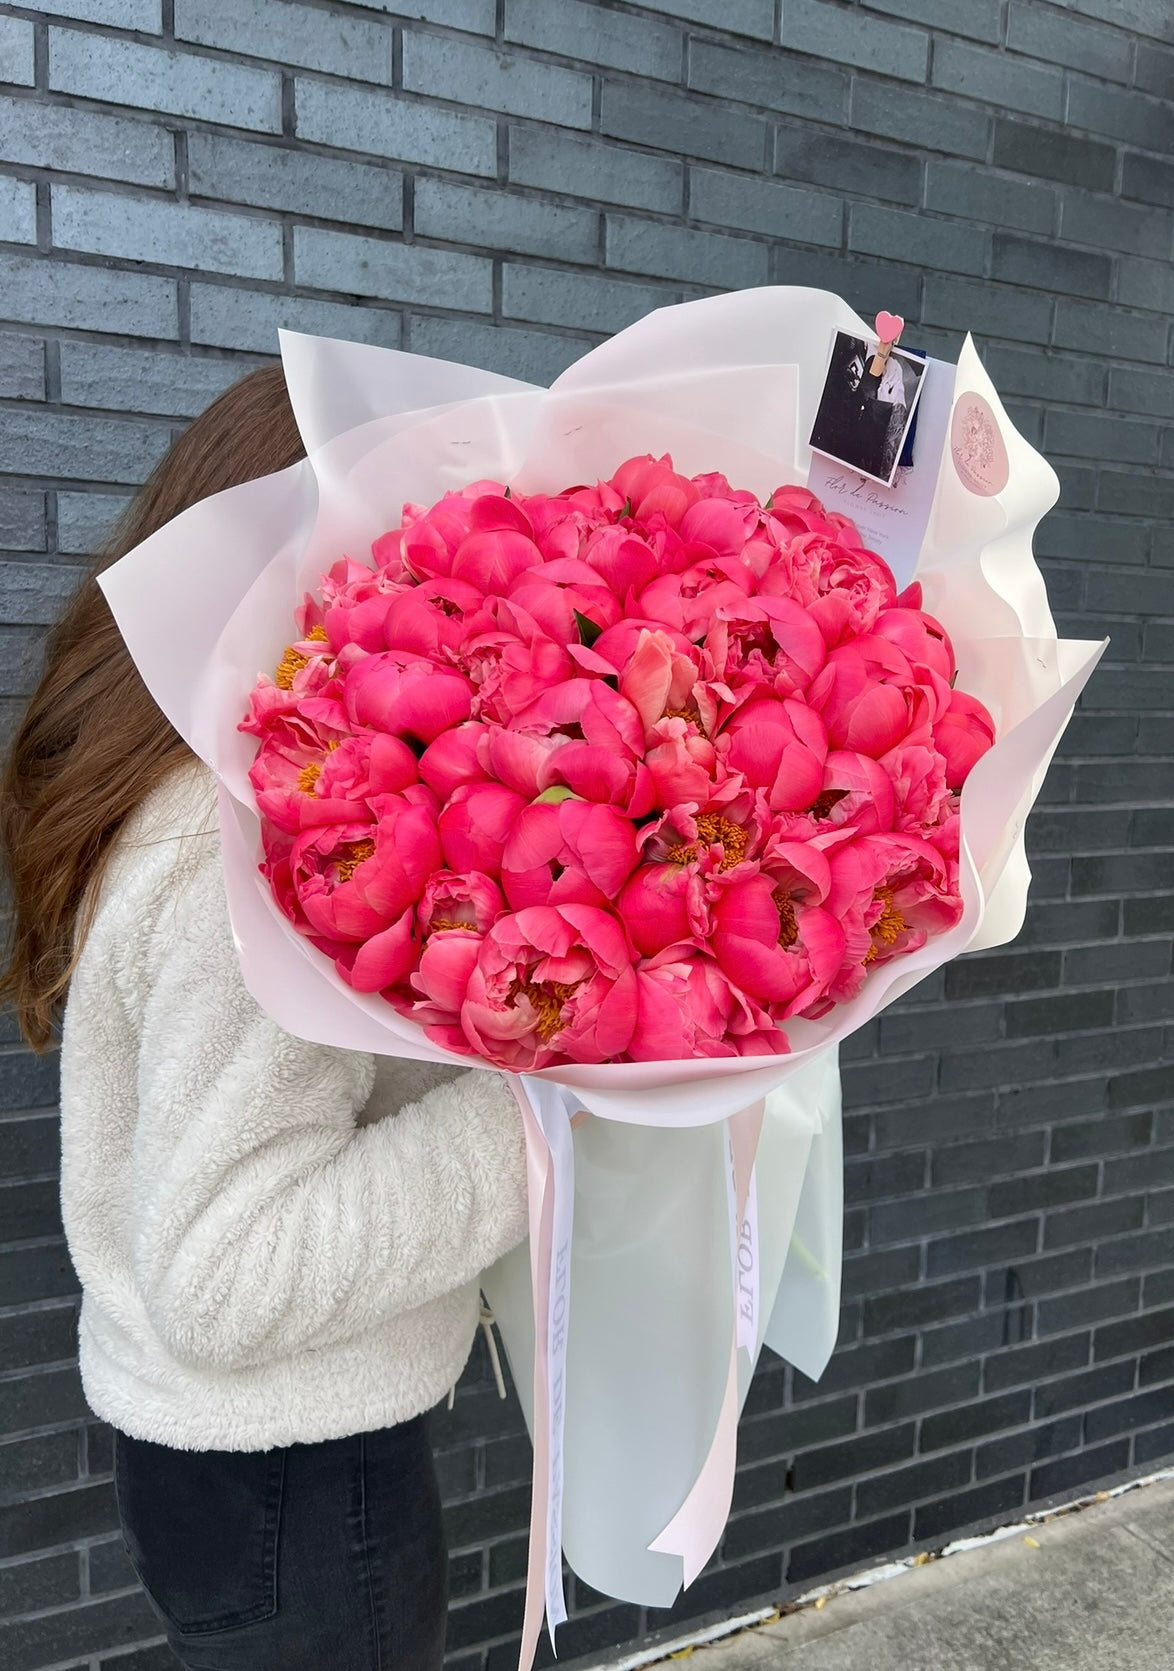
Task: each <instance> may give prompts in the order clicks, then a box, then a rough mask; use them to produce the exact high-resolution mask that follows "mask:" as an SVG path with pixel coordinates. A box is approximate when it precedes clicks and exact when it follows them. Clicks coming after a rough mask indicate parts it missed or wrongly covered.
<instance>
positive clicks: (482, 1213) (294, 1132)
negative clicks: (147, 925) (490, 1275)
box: [132, 843, 526, 1368]
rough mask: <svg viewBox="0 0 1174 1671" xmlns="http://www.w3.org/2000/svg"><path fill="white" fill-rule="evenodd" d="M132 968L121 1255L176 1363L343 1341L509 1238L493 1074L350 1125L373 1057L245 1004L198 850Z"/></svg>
mask: <svg viewBox="0 0 1174 1671" xmlns="http://www.w3.org/2000/svg"><path fill="white" fill-rule="evenodd" d="M149 968H150V980H149V982H148V983H146V989H145V990H144V989H143V988H141V987H140V989H139V993H138V1003H139V1007H140V1008H141V1017H142V1020H141V1035H140V1037H141V1047H140V1053H139V1069H138V1123H137V1127H136V1132H135V1149H136V1155H135V1168H134V1175H135V1192H136V1199H135V1200H134V1202H133V1203H132V1223H133V1227H134V1228H133V1252H132V1263H133V1269H134V1273H135V1278H136V1281H137V1283H138V1285H139V1287H140V1290H141V1294H142V1297H143V1300H144V1303H145V1305H146V1308H147V1312H148V1315H149V1317H150V1318H151V1320H152V1324H153V1326H154V1327H155V1329H156V1330H157V1332H158V1334H159V1335H160V1337H161V1339H162V1340H163V1342H164V1343H165V1345H166V1346H167V1348H168V1350H169V1351H170V1352H171V1353H172V1354H173V1355H174V1356H175V1357H176V1358H177V1359H179V1360H180V1361H182V1362H185V1363H189V1364H199V1365H208V1366H219V1367H225V1368H229V1367H234V1366H244V1365H249V1364H257V1363H261V1362H267V1361H272V1360H274V1359H277V1358H281V1357H285V1356H287V1355H289V1354H292V1353H296V1352H299V1351H304V1350H306V1349H313V1348H315V1347H321V1346H324V1345H330V1344H336V1343H339V1342H341V1341H345V1340H347V1339H351V1338H355V1337H358V1336H361V1335H362V1333H363V1332H364V1331H365V1330H366V1329H368V1328H369V1327H371V1326H372V1325H374V1324H377V1323H378V1322H379V1321H380V1320H381V1319H385V1318H387V1317H389V1316H392V1315H394V1314H396V1313H400V1312H405V1311H409V1310H412V1309H413V1308H415V1307H417V1306H420V1305H423V1304H425V1303H426V1302H428V1301H430V1300H433V1299H435V1298H437V1297H438V1296H440V1295H442V1294H445V1293H447V1292H449V1291H451V1290H453V1289H455V1288H458V1287H460V1286H463V1285H464V1284H466V1283H468V1282H470V1281H471V1280H473V1279H474V1278H475V1277H476V1276H477V1275H478V1274H479V1273H480V1272H481V1271H482V1270H483V1269H484V1268H485V1267H486V1266H487V1265H490V1264H491V1263H492V1262H493V1261H494V1260H495V1259H497V1258H499V1257H500V1256H501V1255H502V1254H503V1253H505V1252H507V1251H508V1250H509V1249H510V1248H511V1247H513V1246H515V1245H516V1244H517V1243H518V1242H520V1241H521V1240H522V1238H523V1237H524V1235H525V1233H526V1183H525V1178H526V1167H525V1154H524V1146H523V1139H522V1128H521V1119H520V1116H519V1113H518V1109H517V1104H516V1103H515V1101H514V1097H513V1095H512V1092H511V1091H510V1088H509V1086H508V1084H507V1083H506V1082H505V1080H504V1079H503V1077H502V1076H501V1075H500V1074H498V1073H494V1072H491V1071H489V1070H485V1069H474V1070H470V1071H469V1072H467V1073H464V1074H462V1075H461V1076H460V1077H459V1078H456V1079H454V1080H453V1081H451V1082H450V1083H448V1084H445V1085H441V1086H438V1087H437V1088H436V1089H434V1090H431V1091H428V1092H427V1093H426V1094H424V1095H423V1096H421V1097H420V1098H419V1099H418V1100H417V1101H415V1102H413V1103H411V1104H409V1105H408V1106H407V1107H405V1108H404V1109H402V1110H401V1111H400V1112H399V1113H398V1114H395V1115H392V1116H391V1117H389V1118H386V1119H382V1120H380V1121H378V1122H377V1123H375V1124H371V1125H358V1124H356V1116H357V1115H358V1113H359V1112H360V1110H361V1109H362V1107H363V1105H364V1103H365V1101H366V1099H367V1097H368V1095H369V1093H370V1091H371V1086H372V1081H373V1074H374V1064H373V1059H372V1058H371V1057H370V1056H365V1055H361V1054H357V1053H354V1052H350V1051H342V1050H335V1049H330V1048H327V1047H324V1046H322V1045H317V1044H309V1043H306V1042H305V1041H303V1040H301V1039H297V1038H294V1037H292V1036H291V1035H289V1034H288V1033H285V1032H284V1031H283V1030H282V1029H281V1028H280V1027H279V1026H277V1024H276V1023H275V1022H273V1021H272V1020H270V1018H269V1017H268V1016H267V1015H266V1014H265V1013H264V1012H263V1011H262V1010H261V1009H260V1008H259V1006H258V1005H257V1004H256V1003H255V1001H254V1000H253V999H252V998H251V997H250V995H249V993H248V991H247V989H246V988H245V985H244V982H243V980H242V977H241V973H240V968H239V965H238V962H237V954H236V951H235V948H234V945H233V940H232V934H231V930H230V928H229V921H228V912H227V904H226V900H225V896H224V888H223V880H222V877H221V871H220V858H219V850H218V848H217V846H216V845H215V843H209V844H207V849H206V852H205V854H204V855H203V856H202V857H201V859H200V860H199V862H198V863H197V864H196V865H195V866H194V868H193V869H192V871H191V873H190V874H189V875H188V877H187V879H186V881H185V882H184V884H183V886H182V887H181V888H180V889H179V891H178V893H177V892H176V890H175V889H174V888H173V889H172V890H171V892H170V894H169V896H168V899H167V908H166V910H165V911H164V912H163V913H162V918H161V919H160V917H159V916H157V918H156V921H155V923H154V925H153V929H152V943H151V953H150V957H149ZM136 984H137V983H136Z"/></svg>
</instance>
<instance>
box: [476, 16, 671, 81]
mask: <svg viewBox="0 0 1174 1671" xmlns="http://www.w3.org/2000/svg"><path fill="white" fill-rule="evenodd" d="M504 38H505V39H506V40H507V41H509V42H510V43H511V44H514V45H517V46H529V47H537V48H538V49H539V50H540V51H543V52H553V53H557V54H559V55H560V56H561V57H564V58H575V59H579V60H581V61H582V62H584V63H588V64H602V65H604V66H606V67H607V68H609V69H613V70H627V71H629V72H634V73H636V74H638V75H649V76H656V77H657V78H658V79H659V80H665V81H676V80H677V79H678V78H679V76H680V73H681V60H682V54H683V50H684V48H683V35H682V32H681V30H680V29H679V28H675V27H673V26H672V25H670V24H667V23H658V22H655V21H654V20H653V19H652V18H647V17H630V16H628V15H627V14H625V13H622V12H605V11H603V10H601V9H600V7H598V6H592V5H585V4H583V3H582V0H559V4H558V5H557V6H550V5H548V4H547V3H546V0H506V8H505V30H504Z"/></svg>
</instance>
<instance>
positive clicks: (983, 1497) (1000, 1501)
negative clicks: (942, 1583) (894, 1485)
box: [913, 1474, 1024, 1542]
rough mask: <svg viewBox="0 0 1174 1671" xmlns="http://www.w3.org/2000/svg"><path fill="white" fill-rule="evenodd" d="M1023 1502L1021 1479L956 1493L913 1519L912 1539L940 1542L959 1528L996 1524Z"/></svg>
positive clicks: (1011, 1516)
mask: <svg viewBox="0 0 1174 1671" xmlns="http://www.w3.org/2000/svg"><path fill="white" fill-rule="evenodd" d="M1023 1499H1024V1476H1023V1475H1022V1474H1016V1475H1013V1476H1012V1477H1011V1478H1010V1479H1005V1480H992V1481H991V1483H990V1484H989V1485H981V1486H977V1487H976V1488H975V1489H974V1490H973V1491H960V1492H956V1493H954V1494H953V1495H951V1496H949V1497H943V1498H941V1499H939V1501H938V1502H936V1503H926V1504H924V1505H923V1506H922V1507H921V1508H919V1509H918V1510H917V1512H916V1514H915V1515H914V1517H913V1536H914V1537H915V1538H916V1539H917V1540H918V1541H919V1542H920V1541H921V1539H923V1538H940V1537H943V1536H944V1535H945V1533H947V1532H950V1531H956V1530H960V1529H961V1528H962V1527H963V1526H975V1525H982V1524H983V1523H984V1522H990V1521H993V1522H995V1523H998V1522H1000V1521H1006V1520H1007V1519H1009V1518H1014V1511H1015V1510H1016V1509H1017V1508H1018V1507H1019V1505H1020V1504H1021V1503H1022V1502H1023Z"/></svg>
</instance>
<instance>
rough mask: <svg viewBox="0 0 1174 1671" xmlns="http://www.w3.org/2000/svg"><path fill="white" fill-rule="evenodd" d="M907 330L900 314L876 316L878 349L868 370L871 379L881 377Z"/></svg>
mask: <svg viewBox="0 0 1174 1671" xmlns="http://www.w3.org/2000/svg"><path fill="white" fill-rule="evenodd" d="M904 329H905V321H904V320H903V319H902V318H901V315H900V314H899V313H878V314H877V316H876V340H877V349H876V353H875V354H874V355H873V357H872V363H871V364H870V366H869V368H868V374H869V376H870V377H879V376H880V375H881V373H882V372H883V371H884V369H885V361H886V360H887V359H888V357H889V354H890V352H891V350H892V348H893V346H894V345H895V344H896V342H897V341H898V339H899V338H900V335H901V332H902V331H903V330H904Z"/></svg>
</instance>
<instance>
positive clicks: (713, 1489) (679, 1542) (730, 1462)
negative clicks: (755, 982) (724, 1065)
mask: <svg viewBox="0 0 1174 1671" xmlns="http://www.w3.org/2000/svg"><path fill="white" fill-rule="evenodd" d="M765 1112H766V1104H765V1102H764V1101H763V1102H756V1103H752V1104H751V1106H750V1107H749V1108H744V1109H742V1111H741V1112H740V1113H738V1114H734V1115H732V1116H731V1118H730V1120H729V1133H730V1149H731V1153H732V1156H733V1163H734V1198H735V1203H736V1212H737V1217H738V1220H739V1222H740V1221H741V1217H742V1215H743V1213H744V1212H745V1210H746V1202H747V1200H748V1199H749V1195H750V1180H751V1178H752V1176H753V1174H754V1157H755V1155H756V1154H757V1152H758V1139H759V1137H760V1136H761V1134H762V1121H763V1116H764V1114H765ZM733 1279H734V1285H735V1289H736V1284H737V1270H736V1268H735V1270H734V1273H733ZM737 1462H738V1315H737V1303H736V1293H735V1305H734V1315H733V1320H732V1327H731V1329H730V1361H729V1367H728V1369H727V1371H726V1386H725V1392H724V1393H723V1394H722V1403H721V1409H720V1411H719V1412H718V1418H717V1427H716V1429H715V1430H714V1435H713V1440H712V1443H711V1444H710V1447H709V1453H708V1455H707V1456H706V1458H705V1461H704V1462H703V1463H702V1465H701V1471H700V1473H699V1474H698V1476H697V1478H696V1480H695V1481H694V1482H693V1487H692V1489H691V1490H690V1492H689V1495H688V1496H687V1497H686V1498H685V1501H684V1502H683V1503H682V1504H681V1506H680V1508H679V1509H678V1510H677V1512H676V1514H675V1515H674V1516H673V1518H672V1519H671V1520H670V1521H669V1523H668V1525H667V1526H666V1527H665V1529H664V1531H663V1532H661V1534H660V1535H659V1537H657V1538H656V1539H655V1541H654V1542H652V1543H650V1544H649V1546H648V1547H649V1548H650V1549H651V1550H653V1551H654V1553H656V1554H659V1555H678V1556H680V1558H681V1560H682V1562H683V1563H684V1569H685V1570H684V1582H685V1587H686V1589H687V1588H688V1587H689V1585H690V1584H692V1582H693V1580H694V1579H695V1578H696V1577H697V1575H698V1573H699V1572H700V1571H701V1569H702V1568H703V1567H704V1565H705V1563H706V1562H707V1561H708V1560H709V1557H710V1556H711V1555H712V1554H713V1552H714V1550H715V1549H716V1548H717V1546H718V1544H719V1543H720V1542H721V1536H722V1533H723V1531H724V1530H725V1525H726V1521H727V1520H728V1519H729V1516H730V1505H731V1503H732V1502H733V1500H734V1473H735V1469H736V1467H737Z"/></svg>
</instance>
